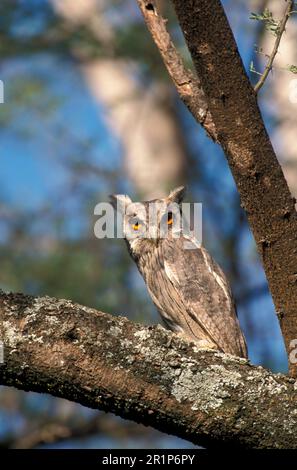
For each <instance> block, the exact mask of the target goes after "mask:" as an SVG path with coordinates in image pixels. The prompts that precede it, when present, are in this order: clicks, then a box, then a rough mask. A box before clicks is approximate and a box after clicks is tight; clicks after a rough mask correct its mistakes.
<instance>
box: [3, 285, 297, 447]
mask: <svg viewBox="0 0 297 470" xmlns="http://www.w3.org/2000/svg"><path fill="white" fill-rule="evenodd" d="M0 322H1V327H2V335H3V336H2V338H3V341H4V359H5V362H4V364H2V365H1V367H0V383H1V384H3V385H8V386H14V387H17V388H20V389H23V390H28V391H29V390H32V391H36V392H41V393H50V394H51V395H54V396H58V397H62V398H66V399H68V400H72V401H75V402H78V403H81V404H82V405H85V406H88V407H90V408H96V409H99V408H100V409H102V410H105V411H111V412H113V413H116V414H118V415H120V416H122V417H123V418H127V419H130V420H134V421H136V422H141V423H143V424H145V425H151V426H153V427H155V428H156V429H159V430H161V431H164V432H167V433H170V434H174V435H176V436H179V437H182V438H184V439H188V440H189V441H192V442H194V443H196V444H200V445H206V446H211V445H213V446H215V445H218V446H219V445H226V444H230V445H232V446H244V447H257V448H267V447H269V448H270V447H271V448H272V447H278V448H289V447H297V436H296V432H295V430H296V426H297V415H296V406H297V395H296V391H295V388H296V384H295V381H294V379H292V378H289V377H286V376H282V375H280V374H278V375H273V374H271V373H269V372H268V371H266V370H264V369H262V368H261V367H254V366H251V365H250V364H249V363H248V362H247V361H246V360H244V359H240V358H236V357H232V356H230V355H224V354H221V353H219V352H216V351H206V350H198V349H197V347H196V346H195V344H194V343H187V342H184V341H183V340H181V339H179V338H177V337H176V336H175V335H174V334H173V333H171V332H169V331H165V330H164V329H163V328H161V327H146V326H143V325H137V324H134V323H131V322H129V321H128V320H127V319H125V318H123V317H113V316H111V315H108V314H105V313H102V312H98V311H96V310H94V309H91V308H87V307H83V306H81V305H78V304H74V303H73V302H71V301H69V300H57V299H52V298H49V297H40V298H34V297H31V296H25V295H22V294H5V293H0ZM294 387H295V388H294ZM62 431H63V430H62Z"/></svg>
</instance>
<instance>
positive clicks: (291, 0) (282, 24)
mask: <svg viewBox="0 0 297 470" xmlns="http://www.w3.org/2000/svg"><path fill="white" fill-rule="evenodd" d="M293 7H294V0H289V1H288V5H287V8H286V10H285V13H284V16H283V18H282V20H281V22H280V25H279V29H278V32H277V36H276V39H275V43H274V47H273V50H272V53H271V55H270V57H269V60H268V62H267V65H266V67H265V70H264V72H263V74H262V75H261V77H260V79H259V81H258V82H257V83H256V85H255V87H254V90H255V92H256V93H258V91H259V90H260V88H262V86H263V85H264V83H265V80H266V78H267V77H268V75H269V72H270V70H271V69H272V65H273V61H274V59H275V56H276V54H277V51H278V48H279V45H280V42H281V38H282V35H283V33H284V32H285V29H286V24H287V21H288V19H289V18H290V15H291V13H292V11H293Z"/></svg>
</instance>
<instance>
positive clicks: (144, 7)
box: [137, 0, 217, 141]
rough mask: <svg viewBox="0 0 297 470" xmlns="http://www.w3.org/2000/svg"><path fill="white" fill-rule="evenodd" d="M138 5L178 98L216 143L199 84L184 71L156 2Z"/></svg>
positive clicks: (139, 3)
mask: <svg viewBox="0 0 297 470" xmlns="http://www.w3.org/2000/svg"><path fill="white" fill-rule="evenodd" d="M137 3H138V5H139V8H140V10H141V12H142V14H143V17H144V19H145V22H146V25H147V27H148V29H149V31H150V33H151V35H152V38H153V40H154V42H155V44H156V46H157V48H158V49H159V51H160V54H161V56H162V59H163V61H164V64H165V66H166V68H167V71H168V73H169V75H170V77H171V78H172V81H173V83H174V85H175V87H176V89H177V91H178V93H179V95H180V97H181V99H182V100H183V102H184V103H185V105H186V106H187V107H188V108H189V110H190V111H191V113H192V114H193V116H195V118H196V119H197V121H198V122H199V123H200V124H201V125H202V126H203V127H204V129H205V130H206V132H207V133H208V135H209V136H210V137H211V138H212V139H213V140H215V141H216V140H217V135H216V130H215V125H214V123H213V120H212V117H211V114H210V112H209V109H208V104H207V102H206V99H205V96H204V92H203V89H202V87H201V83H200V82H199V80H198V78H197V76H195V75H194V74H193V72H191V70H187V69H186V68H185V66H184V64H183V60H182V58H181V56H180V54H179V53H178V51H177V50H176V47H175V46H174V44H173V42H172V40H171V37H170V35H169V33H168V31H167V29H166V20H164V18H163V17H162V15H161V13H160V11H159V8H158V4H157V1H156V0H151V1H149V0H137Z"/></svg>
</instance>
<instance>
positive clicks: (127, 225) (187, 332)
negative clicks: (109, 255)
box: [111, 187, 247, 357]
mask: <svg viewBox="0 0 297 470" xmlns="http://www.w3.org/2000/svg"><path fill="white" fill-rule="evenodd" d="M184 191H185V188H184V187H178V188H176V189H174V190H173V191H171V192H170V194H169V196H168V197H165V198H163V199H154V200H151V201H145V202H143V203H139V202H132V200H131V199H130V198H129V196H127V195H112V196H111V199H112V203H113V205H114V206H116V207H117V210H118V211H119V212H120V215H121V220H122V223H123V236H124V238H125V240H126V243H127V246H128V250H129V253H130V255H131V257H132V258H133V260H134V261H135V263H136V265H137V267H138V269H139V271H140V273H141V275H142V276H143V279H144V281H145V284H146V286H147V289H148V292H149V294H150V296H151V298H152V300H153V302H154V304H155V305H156V307H157V309H158V311H159V313H160V315H161V318H162V320H163V322H164V325H165V327H167V328H168V329H170V330H172V331H174V332H176V333H177V334H180V335H181V336H183V337H184V338H185V339H187V340H190V341H193V342H195V343H197V347H198V348H201V349H216V350H219V351H222V352H224V353H229V354H232V355H236V356H240V357H247V347H246V342H245V339H244V336H243V333H242V332H241V329H240V326H239V322H238V319H237V314H236V308H235V304H234V301H233V298H232V294H231V290H230V287H229V284H228V281H227V279H226V276H225V275H224V273H223V271H222V270H221V268H220V267H219V266H218V264H217V263H216V262H215V261H214V260H213V259H212V257H211V256H210V255H209V253H208V252H207V250H206V249H205V248H204V247H202V246H201V245H200V244H199V243H198V242H197V240H196V239H195V238H194V237H193V236H192V235H187V233H189V231H188V232H187V233H186V234H185V233H184V230H183V225H182V224H181V223H178V224H177V223H175V222H176V220H178V222H180V220H181V217H182V200H183V197H184Z"/></svg>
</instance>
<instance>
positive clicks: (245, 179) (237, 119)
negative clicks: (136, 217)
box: [138, 0, 297, 376]
mask: <svg viewBox="0 0 297 470" xmlns="http://www.w3.org/2000/svg"><path fill="white" fill-rule="evenodd" d="M138 1H139V0H138ZM150 3H152V2H150ZM172 3H173V5H174V7H175V10H176V13H177V17H178V20H179V23H180V25H181V28H182V31H183V34H184V37H185V40H186V43H187V45H188V48H189V51H190V53H191V56H192V59H193V63H194V66H195V69H196V73H197V77H198V79H199V83H201V86H202V89H203V92H204V96H205V100H206V102H207V105H208V108H209V111H210V114H211V117H212V121H213V123H214V126H215V129H216V135H217V141H218V143H219V144H220V145H221V147H222V148H223V150H224V151H225V154H226V157H227V159H228V163H229V166H230V169H231V171H232V174H233V177H234V180H235V182H236V185H237V188H238V191H239V193H240V198H241V205H242V207H243V208H244V209H245V211H246V214H247V217H248V221H249V224H250V227H251V229H252V231H253V234H254V237H255V241H256V243H257V248H258V251H259V253H260V255H261V258H262V262H263V266H264V269H265V273H266V276H267V280H268V284H269V288H270V292H271V294H272V297H273V300H274V304H275V307H276V311H277V312H278V317H279V318H281V322H280V323H281V329H282V332H283V335H284V339H285V343H286V348H287V352H288V353H289V352H290V351H291V349H292V340H294V339H297V289H296V282H297V275H296V253H297V235H296V234H297V214H296V211H295V202H296V201H295V199H294V198H292V196H291V194H290V191H289V188H288V185H287V183H286V180H285V178H284V175H283V173H282V170H281V167H280V165H279V163H278V161H277V158H276V155H275V153H274V150H273V148H272V145H271V142H270V139H269V136H268V134H267V131H266V129H265V126H264V123H263V120H262V117H261V114H260V110H259V108H258V104H257V97H256V93H255V91H254V90H253V87H252V86H251V84H250V82H249V79H248V77H247V75H246V72H245V69H244V66H243V63H242V60H241V57H240V55H239V52H238V49H237V46H236V42H235V40H234V37H233V34H232V31H231V28H230V26H229V23H228V20H227V18H226V15H225V12H224V10H223V7H222V5H221V3H220V1H219V0H199V1H197V0H172ZM144 4H148V2H145V3H144ZM192 108H193V109H194V105H193V106H192ZM192 113H193V116H194V117H195V118H196V119H197V121H199V119H198V118H197V116H196V115H195V114H194V112H193V111H192ZM199 122H200V121H199ZM290 371H291V373H292V375H295V376H296V375H297V364H293V363H291V364H290Z"/></svg>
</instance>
